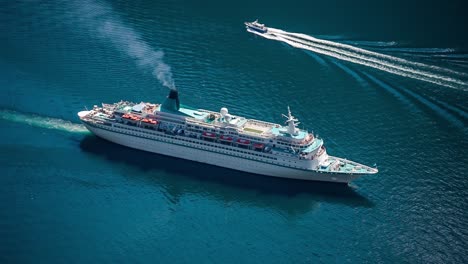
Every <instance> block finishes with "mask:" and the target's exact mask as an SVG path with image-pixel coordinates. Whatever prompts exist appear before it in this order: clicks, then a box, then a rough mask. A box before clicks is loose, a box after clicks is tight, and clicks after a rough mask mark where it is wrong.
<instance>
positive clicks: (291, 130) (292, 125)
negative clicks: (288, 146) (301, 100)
mask: <svg viewBox="0 0 468 264" xmlns="http://www.w3.org/2000/svg"><path fill="white" fill-rule="evenodd" d="M283 116H284V117H285V118H286V122H285V123H286V124H288V131H287V132H288V134H290V135H294V136H297V134H298V132H299V129H298V128H297V125H299V124H300V122H297V121H299V120H297V119H296V118H294V116H293V115H292V114H291V109H290V108H289V105H288V115H284V114H283ZM296 122H297V123H296Z"/></svg>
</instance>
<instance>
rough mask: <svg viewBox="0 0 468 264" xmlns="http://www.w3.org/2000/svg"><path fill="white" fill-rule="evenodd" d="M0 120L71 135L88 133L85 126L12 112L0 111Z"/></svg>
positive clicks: (57, 119)
mask: <svg viewBox="0 0 468 264" xmlns="http://www.w3.org/2000/svg"><path fill="white" fill-rule="evenodd" d="M0 120H6V121H11V122H16V123H21V124H27V125H30V126H34V127H40V128H47V129H54V130H60V131H65V132H72V133H89V131H88V130H87V129H86V127H85V126H83V125H81V124H76V123H72V122H70V121H67V120H63V119H59V118H52V117H45V116H39V115H34V114H25V113H20V112H16V111H13V110H4V109H2V110H0Z"/></svg>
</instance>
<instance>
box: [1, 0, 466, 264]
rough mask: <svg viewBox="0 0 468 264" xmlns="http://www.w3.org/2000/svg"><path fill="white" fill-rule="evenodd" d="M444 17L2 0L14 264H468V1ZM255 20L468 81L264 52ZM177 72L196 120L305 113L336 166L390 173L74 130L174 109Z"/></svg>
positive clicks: (372, 6) (6, 234) (404, 6)
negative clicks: (210, 115)
mask: <svg viewBox="0 0 468 264" xmlns="http://www.w3.org/2000/svg"><path fill="white" fill-rule="evenodd" d="M432 2H433V3H432ZM432 2H431V1H429V2H428V1H424V2H423V1H413V2H412V3H407V1H391V2H390V1H389V2H388V3H378V2H377V1H325V2H309V1H302V2H297V3H294V4H289V5H288V4H286V3H285V2H284V1H273V2H272V1H268V2H258V1H256V2H255V3H252V2H251V1H236V2H232V3H223V2H222V1H209V2H203V3H200V2H199V1H191V2H186V1H149V0H147V1H114V2H110V1H98V0H86V1H75V0H70V1H59V0H57V1H40V2H34V1H7V2H5V3H3V4H2V5H0V33H1V37H0V38H1V41H0V92H1V94H2V96H0V168H1V172H0V238H1V239H0V251H1V252H0V262H1V263H16V262H25V263H37V262H39V263H83V262H93V263H94V262H107V263H116V262H122V263H172V262H181V263H189V262H190V263H200V262H203V263H205V262H212V263H239V262H240V263H288V262H292V263H317V262H325V263H329V262H335V263H361V262H384V263H401V262H409V263H428V262H429V263H463V262H465V263H466V262H467V261H468V258H467V257H466V253H467V251H466V249H467V248H468V242H467V241H468V227H467V224H466V223H467V220H468V219H467V213H466V209H467V208H468V198H467V197H468V179H467V176H468V175H467V170H468V153H467V152H468V151H467V150H468V139H467V135H468V129H467V125H468V104H467V100H468V92H467V90H466V88H467V85H466V81H467V74H468V37H467V36H468V35H467V31H466V25H467V24H468V18H467V17H466V15H465V10H466V8H464V6H463V3H462V2H461V1H459V2H457V1H445V2H444V4H443V5H440V4H439V3H438V2H437V3H436V1H432ZM255 18H259V19H260V21H261V22H265V23H267V25H271V26H272V27H275V28H280V29H283V30H287V31H291V32H301V33H305V34H308V35H311V36H315V37H318V38H321V39H327V40H331V41H334V42H336V43H347V44H351V45H354V46H356V47H360V48H364V49H367V50H371V51H375V52H379V53H382V54H387V55H392V56H396V57H399V58H404V59H407V60H409V61H411V62H419V63H424V64H427V65H433V66H437V67H440V68H443V69H445V70H440V69H429V71H430V72H431V73H432V72H433V73H434V74H441V75H443V76H445V77H450V78H455V79H456V80H459V81H460V82H461V85H458V86H457V87H455V88H454V87H447V86H444V85H438V84H434V83H431V82H427V81H424V80H419V79H415V78H411V77H403V76H399V75H395V74H392V73H389V72H387V71H385V70H379V69H376V68H371V67H366V66H363V65H359V64H356V63H352V62H349V61H345V60H341V59H338V58H334V57H331V56H326V55H322V54H316V53H314V52H312V51H304V50H301V49H297V48H293V47H290V46H288V45H287V44H285V43H281V42H278V41H272V40H267V39H264V38H261V37H258V36H255V35H252V34H249V33H247V32H245V29H244V27H243V24H242V23H243V22H244V21H246V20H254V19H255ZM159 51H162V52H163V53H159ZM163 63H164V64H163ZM163 66H164V67H163ZM165 66H168V67H170V69H169V68H168V67H165ZM416 70H417V67H416ZM447 70H449V71H447ZM454 71H456V72H457V73H454ZM160 74H163V75H162V77H161V75H160ZM170 74H172V80H173V81H174V83H175V85H176V87H177V88H178V89H179V91H180V94H181V100H182V102H183V103H184V104H187V105H192V106H196V107H201V108H205V109H212V110H218V109H219V108H220V107H222V106H226V107H228V108H229V110H230V112H232V113H234V114H239V115H243V116H247V117H255V118H258V119H264V120H268V121H273V122H278V123H280V122H283V119H282V117H281V113H284V112H285V111H286V106H287V105H289V106H290V107H291V109H292V111H293V113H294V115H295V116H297V117H298V118H299V119H300V121H301V122H302V124H304V128H307V129H309V130H310V131H314V132H315V133H316V134H319V135H320V136H321V137H323V138H324V140H325V142H326V144H327V147H328V151H329V153H331V154H334V155H337V156H342V157H346V158H349V159H352V160H356V161H358V162H362V163H365V164H369V165H372V164H374V163H377V165H378V167H379V170H380V173H379V174H377V175H374V176H369V177H363V178H361V179H358V180H356V181H355V182H353V183H352V184H351V185H350V186H341V185H338V186H337V185H333V184H323V183H313V182H300V181H290V180H282V179H274V178H268V177H261V176H255V175H251V174H246V173H240V172H235V171H230V170H226V169H222V168H217V167H211V166H206V165H202V164H197V163H193V162H189V161H182V160H178V159H175V158H169V157H164V156H158V155H153V154H149V153H144V152H140V151H136V150H132V149H128V148H125V147H121V146H118V145H114V144H111V143H108V142H106V141H103V140H101V139H99V138H96V137H94V136H92V135H91V134H89V133H87V132H86V131H85V130H84V129H83V127H82V126H80V125H78V124H77V123H78V118H77V116H76V113H77V112H78V111H80V110H82V109H83V108H84V107H85V106H86V107H92V105H94V104H100V103H101V102H115V101H119V100H121V99H125V100H132V101H140V100H144V101H154V102H158V101H161V100H162V99H163V98H164V97H165V96H166V94H167V92H168V89H167V88H166V87H164V85H162V84H161V82H160V81H159V80H158V79H157V77H159V79H161V80H166V81H167V80H170V78H171V76H170Z"/></svg>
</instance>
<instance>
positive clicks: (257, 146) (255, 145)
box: [253, 143, 265, 149]
mask: <svg viewBox="0 0 468 264" xmlns="http://www.w3.org/2000/svg"><path fill="white" fill-rule="evenodd" d="M253 147H254V148H257V149H263V147H265V145H264V144H262V143H255V144H254V145H253Z"/></svg>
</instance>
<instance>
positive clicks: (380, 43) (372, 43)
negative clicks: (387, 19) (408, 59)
mask: <svg viewBox="0 0 468 264" xmlns="http://www.w3.org/2000/svg"><path fill="white" fill-rule="evenodd" d="M342 42H344V43H347V44H352V45H358V46H367V47H392V46H395V45H397V44H398V43H397V42H395V41H389V42H385V41H365V40H345V41H342Z"/></svg>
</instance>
